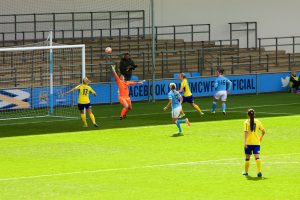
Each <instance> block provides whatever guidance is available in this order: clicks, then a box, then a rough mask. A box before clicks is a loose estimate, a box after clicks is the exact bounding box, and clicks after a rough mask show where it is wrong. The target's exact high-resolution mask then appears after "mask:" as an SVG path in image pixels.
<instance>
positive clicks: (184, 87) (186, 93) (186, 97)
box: [178, 73, 204, 116]
mask: <svg viewBox="0 0 300 200" xmlns="http://www.w3.org/2000/svg"><path fill="white" fill-rule="evenodd" d="M179 79H180V80H181V85H180V90H179V91H178V92H183V102H182V103H184V102H188V103H189V104H190V105H191V106H192V107H193V108H194V109H195V110H197V111H198V112H199V113H200V115H204V113H203V112H202V110H201V109H200V107H199V106H198V105H197V104H195V103H194V97H193V94H192V92H191V90H190V87H189V83H188V81H187V78H186V76H185V74H184V73H180V74H179ZM181 116H185V114H184V112H183V110H182V112H181Z"/></svg>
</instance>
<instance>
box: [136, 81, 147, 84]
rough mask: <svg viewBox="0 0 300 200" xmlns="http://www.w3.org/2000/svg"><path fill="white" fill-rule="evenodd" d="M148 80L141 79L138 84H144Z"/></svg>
mask: <svg viewBox="0 0 300 200" xmlns="http://www.w3.org/2000/svg"><path fill="white" fill-rule="evenodd" d="M145 81H146V80H142V81H139V82H138V84H143V83H144V82H145Z"/></svg>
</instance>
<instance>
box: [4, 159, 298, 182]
mask: <svg viewBox="0 0 300 200" xmlns="http://www.w3.org/2000/svg"><path fill="white" fill-rule="evenodd" d="M287 155H300V153H287V154H276V155H269V156H262V157H279V156H287ZM231 160H243V157H239V158H223V159H216V160H201V161H192V162H178V163H166V164H154V165H145V166H139V167H124V168H110V169H96V170H86V171H73V172H62V173H52V174H41V175H34V176H19V177H6V178H0V181H1V182H2V181H14V180H28V179H38V178H45V177H57V176H66V175H76V174H93V173H101V172H113V171H128V170H136V169H148V168H160V167H173V166H175V167H177V166H189V165H201V164H210V163H211V164H218V162H219V161H231ZM287 163H288V162H286V164H287ZM294 163H299V162H291V164H294Z"/></svg>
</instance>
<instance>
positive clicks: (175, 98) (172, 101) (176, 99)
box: [164, 83, 191, 136]
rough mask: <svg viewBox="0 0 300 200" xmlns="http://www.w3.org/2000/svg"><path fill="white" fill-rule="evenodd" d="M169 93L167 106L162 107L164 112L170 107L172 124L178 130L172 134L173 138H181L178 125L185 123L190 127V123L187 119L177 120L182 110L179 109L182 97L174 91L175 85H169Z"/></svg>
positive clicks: (180, 130)
mask: <svg viewBox="0 0 300 200" xmlns="http://www.w3.org/2000/svg"><path fill="white" fill-rule="evenodd" d="M170 90H171V91H170V92H169V93H168V99H169V103H168V104H167V106H166V107H164V111H166V110H167V109H168V108H169V107H170V105H171V107H172V120H173V123H175V124H176V126H177V128H178V133H177V134H174V135H173V136H182V135H183V134H182V129H181V126H180V124H181V123H187V125H188V126H190V125H191V124H190V122H189V119H188V118H186V119H178V118H179V116H180V113H181V110H182V107H181V103H182V100H183V98H182V96H181V95H180V93H179V92H177V91H176V85H175V83H170Z"/></svg>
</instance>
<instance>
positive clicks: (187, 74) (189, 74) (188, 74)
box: [184, 72, 192, 78]
mask: <svg viewBox="0 0 300 200" xmlns="http://www.w3.org/2000/svg"><path fill="white" fill-rule="evenodd" d="M184 74H185V76H186V77H187V78H191V77H192V76H191V73H189V72H184Z"/></svg>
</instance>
